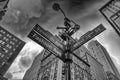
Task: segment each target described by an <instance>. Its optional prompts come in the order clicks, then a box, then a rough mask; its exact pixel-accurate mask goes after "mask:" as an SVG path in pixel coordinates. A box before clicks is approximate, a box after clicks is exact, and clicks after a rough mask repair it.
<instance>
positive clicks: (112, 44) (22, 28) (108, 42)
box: [1, 0, 120, 78]
mask: <svg viewBox="0 0 120 80" xmlns="http://www.w3.org/2000/svg"><path fill="white" fill-rule="evenodd" d="M107 1H109V0H10V2H9V7H8V11H7V12H6V15H5V16H4V18H3V20H2V22H1V25H3V27H4V28H5V29H7V30H9V31H10V32H12V33H13V34H15V35H16V36H18V37H19V38H21V39H22V40H24V41H25V42H26V45H25V46H24V48H23V49H22V51H21V52H20V54H19V56H18V57H17V58H16V60H15V61H14V63H13V64H12V66H11V67H10V69H9V71H8V74H7V77H9V78H22V77H23V76H24V73H25V71H26V70H27V69H28V68H29V67H30V65H31V62H32V61H33V59H34V58H35V56H36V55H38V54H39V53H40V51H41V50H42V49H43V48H42V47H41V46H39V45H38V44H36V43H35V42H34V41H32V40H30V39H29V38H27V35H28V33H29V32H30V31H31V30H32V28H33V27H34V25H35V24H36V23H37V24H39V25H41V26H42V27H43V28H44V29H47V30H49V31H50V32H52V33H53V34H57V32H58V30H56V27H57V26H63V19H64V17H63V15H62V14H61V12H55V11H54V10H53V9H52V4H53V3H54V2H58V3H59V4H60V6H61V8H62V9H63V10H64V12H65V13H66V15H67V17H69V18H70V19H72V20H74V21H75V22H76V23H78V24H79V25H80V26H81V29H80V30H79V31H78V32H77V33H75V35H74V37H77V38H79V37H80V36H81V35H83V34H84V33H86V32H87V31H89V30H92V29H93V28H95V27H97V26H98V25H99V24H101V23H102V24H103V25H104V26H105V27H106V29H107V30H106V31H104V32H103V33H101V34H100V35H99V36H97V37H96V38H94V39H97V40H98V41H99V42H100V43H101V44H102V45H103V46H104V47H105V48H106V49H107V51H108V52H109V54H110V56H111V58H112V59H113V61H114V63H115V65H116V67H117V69H118V70H119V71H120V53H119V52H120V38H119V37H118V35H117V34H116V33H115V31H114V30H113V28H112V27H111V26H110V25H109V23H108V22H107V21H106V20H105V18H104V17H103V16H102V15H101V14H100V12H99V11H98V9H99V8H100V7H101V6H102V5H104V4H105V3H106V2H107ZM33 46H34V47H33ZM36 47H37V48H36Z"/></svg>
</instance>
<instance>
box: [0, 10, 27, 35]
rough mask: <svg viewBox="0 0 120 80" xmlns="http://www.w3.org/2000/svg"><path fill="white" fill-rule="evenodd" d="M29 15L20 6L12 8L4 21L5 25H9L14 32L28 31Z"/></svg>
mask: <svg viewBox="0 0 120 80" xmlns="http://www.w3.org/2000/svg"><path fill="white" fill-rule="evenodd" d="M27 22H28V15H27V14H26V13H24V12H23V10H22V9H20V8H11V9H9V10H8V13H7V14H6V16H5V17H4V20H3V21H2V23H3V25H8V28H10V29H11V31H12V32H14V33H17V34H21V33H24V34H25V33H26V32H27V30H28V29H27V27H26V23H27Z"/></svg>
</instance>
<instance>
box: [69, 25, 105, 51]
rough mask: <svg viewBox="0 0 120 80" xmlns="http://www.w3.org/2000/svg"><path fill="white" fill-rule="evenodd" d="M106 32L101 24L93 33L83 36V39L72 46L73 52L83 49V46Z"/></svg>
mask: <svg viewBox="0 0 120 80" xmlns="http://www.w3.org/2000/svg"><path fill="white" fill-rule="evenodd" d="M104 30H106V28H105V27H104V26H103V25H102V24H100V25H99V26H98V27H96V28H95V29H93V30H92V31H89V32H87V33H86V34H84V35H83V36H81V38H80V39H79V40H78V41H77V42H76V43H75V44H74V45H73V46H72V48H71V51H75V50H76V49H78V48H79V47H81V46H82V45H83V44H85V43H86V42H88V41H89V40H91V39H92V38H94V37H95V36H97V35H98V34H100V33H101V32H103V31H104Z"/></svg>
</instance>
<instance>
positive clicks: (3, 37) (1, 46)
mask: <svg viewBox="0 0 120 80" xmlns="http://www.w3.org/2000/svg"><path fill="white" fill-rule="evenodd" d="M24 45H25V42H24V41H22V40H21V39H19V38H18V37H16V36H14V35H13V34H12V33H10V32H8V31H7V30H5V29H4V28H2V27H1V26H0V75H4V74H5V73H6V71H7V70H8V68H9V67H10V65H11V64H12V63H13V61H14V59H15V58H16V57H17V55H18V54H19V52H20V51H21V49H22V48H23V46H24Z"/></svg>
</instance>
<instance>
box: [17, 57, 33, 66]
mask: <svg viewBox="0 0 120 80" xmlns="http://www.w3.org/2000/svg"><path fill="white" fill-rule="evenodd" d="M31 62H32V60H31V59H30V58H29V57H28V56H25V57H21V59H20V63H19V65H20V67H21V68H22V67H23V68H28V67H29V66H30V65H31Z"/></svg>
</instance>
